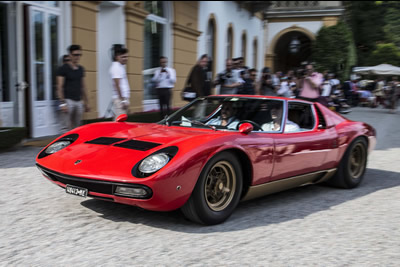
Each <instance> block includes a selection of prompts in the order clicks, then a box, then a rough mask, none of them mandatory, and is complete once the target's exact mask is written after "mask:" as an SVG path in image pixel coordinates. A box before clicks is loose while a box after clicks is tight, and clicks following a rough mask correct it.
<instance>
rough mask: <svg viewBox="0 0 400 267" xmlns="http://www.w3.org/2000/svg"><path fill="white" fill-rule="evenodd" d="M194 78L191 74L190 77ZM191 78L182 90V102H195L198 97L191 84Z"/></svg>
mask: <svg viewBox="0 0 400 267" xmlns="http://www.w3.org/2000/svg"><path fill="white" fill-rule="evenodd" d="M191 76H192V73H190V76H189V77H191ZM189 83H190V78H188V79H186V82H185V87H184V88H183V90H182V93H181V96H182V100H185V101H193V100H194V99H195V98H196V97H197V93H196V91H195V90H194V89H193V87H192V85H191V84H190V85H189Z"/></svg>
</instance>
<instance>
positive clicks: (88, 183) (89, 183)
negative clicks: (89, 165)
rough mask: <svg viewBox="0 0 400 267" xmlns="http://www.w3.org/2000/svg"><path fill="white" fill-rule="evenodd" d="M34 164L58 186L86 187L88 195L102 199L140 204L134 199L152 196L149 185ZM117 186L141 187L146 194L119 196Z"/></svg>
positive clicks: (145, 198)
mask: <svg viewBox="0 0 400 267" xmlns="http://www.w3.org/2000/svg"><path fill="white" fill-rule="evenodd" d="M36 166H37V168H38V169H39V170H40V172H41V173H42V174H43V176H44V177H45V178H47V179H48V180H50V181H51V182H53V183H55V184H57V185H58V186H60V187H62V188H65V187H66V185H67V184H68V185H74V186H78V187H82V188H86V189H88V196H90V197H93V198H99V199H102V200H108V201H115V202H119V203H124V204H129V205H134V206H140V205H137V204H136V203H134V201H138V200H139V201H140V200H142V201H143V200H150V199H151V198H152V196H153V191H152V190H151V188H150V187H148V186H146V185H141V184H134V183H118V182H110V181H102V180H95V179H86V178H80V177H74V176H69V175H65V174H62V173H58V172H55V171H53V170H49V169H47V168H45V167H43V166H40V165H39V164H36ZM117 186H122V187H133V188H141V189H143V190H145V191H146V195H144V196H141V197H135V198H133V197H121V196H118V195H117V194H116V193H115V191H116V188H117Z"/></svg>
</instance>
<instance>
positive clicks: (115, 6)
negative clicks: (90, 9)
mask: <svg viewBox="0 0 400 267" xmlns="http://www.w3.org/2000/svg"><path fill="white" fill-rule="evenodd" d="M123 5H124V2H122V1H110V2H103V3H102V4H101V5H100V9H99V13H98V17H97V23H98V28H97V29H98V31H97V45H98V47H97V51H98V54H97V70H98V73H97V87H98V91H97V107H98V117H103V116H104V115H105V113H106V111H107V108H108V107H109V104H110V102H111V99H112V84H111V77H110V74H109V72H108V70H109V68H110V66H111V63H112V60H111V47H112V45H113V44H124V45H126V44H125V42H126V31H125V12H124V7H123ZM130 53H134V51H130ZM110 116H111V114H107V117H110Z"/></svg>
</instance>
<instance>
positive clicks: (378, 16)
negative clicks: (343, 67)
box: [344, 1, 392, 66]
mask: <svg viewBox="0 0 400 267" xmlns="http://www.w3.org/2000/svg"><path fill="white" fill-rule="evenodd" d="M387 2H392V1H344V5H345V8H346V14H345V19H346V22H347V24H348V25H349V26H350V28H351V30H352V32H353V36H354V41H355V46H356V49H357V58H358V64H357V65H359V66H364V65H367V63H368V61H369V60H368V58H369V56H370V55H371V53H372V52H373V51H374V50H375V49H376V45H377V44H378V43H382V42H386V41H387V35H386V33H385V30H384V27H385V25H386V21H385V16H386V12H387V9H388V5H387V4H388V3H387Z"/></svg>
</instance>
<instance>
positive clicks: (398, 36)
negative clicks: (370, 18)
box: [383, 1, 400, 47]
mask: <svg viewBox="0 0 400 267" xmlns="http://www.w3.org/2000/svg"><path fill="white" fill-rule="evenodd" d="M386 7H387V10H386V14H385V26H384V28H383V29H384V32H385V34H386V39H387V40H388V41H389V42H393V43H394V44H395V45H396V46H398V47H400V16H399V14H400V2H397V1H388V3H387V4H386Z"/></svg>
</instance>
